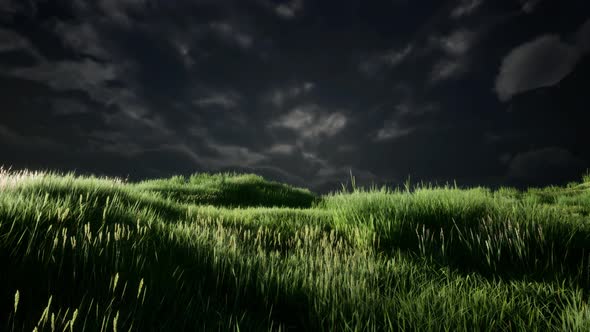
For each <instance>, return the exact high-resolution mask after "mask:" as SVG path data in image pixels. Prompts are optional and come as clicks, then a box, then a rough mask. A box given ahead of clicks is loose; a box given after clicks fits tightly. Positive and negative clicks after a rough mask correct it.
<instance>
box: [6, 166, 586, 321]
mask: <svg viewBox="0 0 590 332" xmlns="http://www.w3.org/2000/svg"><path fill="white" fill-rule="evenodd" d="M0 285H1V288H0V330H7V331H33V330H35V331H128V330H133V331H151V330H166V331H184V330H189V331H209V330H212V331H218V330H219V331H269V330H276V331H301V330H306V331H357V330H359V331H360V330H362V331H365V330H366V331H377V330H379V331H381V330H391V331H504V330H505V331H590V307H589V306H588V298H589V296H590V176H588V175H587V176H585V177H584V178H583V181H581V182H580V183H572V184H569V185H568V186H566V187H547V188H536V189H534V188H531V189H529V190H526V191H519V190H516V189H511V188H502V189H500V190H496V191H492V190H489V189H486V188H472V189H458V188H456V187H455V186H442V187H440V186H439V187H434V186H428V185H419V186H412V185H409V184H408V185H407V186H406V187H405V188H396V189H387V188H380V189H377V188H373V189H367V190H365V189H362V188H354V187H353V188H352V189H351V190H348V191H347V192H344V191H343V192H338V193H333V194H329V195H326V196H322V197H318V196H316V195H314V194H313V193H311V192H310V191H308V190H305V189H299V188H292V187H289V186H287V185H283V184H279V183H273V182H268V181H265V180H264V179H263V178H261V177H259V176H255V175H239V174H215V175H209V174H196V175H193V176H191V177H189V178H185V177H180V176H177V177H173V178H170V179H157V180H149V181H144V182H140V183H127V182H125V181H122V180H118V179H107V178H93V177H79V176H75V175H73V174H66V175H59V174H50V173H29V172H8V171H0Z"/></svg>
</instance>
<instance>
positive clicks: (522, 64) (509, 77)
mask: <svg viewBox="0 0 590 332" xmlns="http://www.w3.org/2000/svg"><path fill="white" fill-rule="evenodd" d="M579 56H580V55H579V51H578V50H577V49H576V47H574V46H571V45H569V44H567V43H564V42H563V41H562V40H561V39H560V38H559V36H557V35H545V36H541V37H539V38H537V39H534V40H532V41H530V42H527V43H524V44H522V45H520V46H518V47H516V48H515V49H513V50H512V51H510V53H509V54H508V55H507V56H506V57H505V58H504V59H503V60H502V65H501V66H500V73H499V74H498V76H497V78H496V86H495V90H496V93H497V95H498V98H499V99H500V100H502V101H506V100H508V99H510V98H511V97H512V96H513V95H515V94H518V93H521V92H524V91H528V90H532V89H536V88H540V87H544V86H551V85H554V84H556V83H557V82H559V81H560V80H561V79H562V78H564V77H565V76H566V75H567V74H569V73H570V72H571V70H572V69H573V68H574V66H575V64H576V62H577V60H578V58H579Z"/></svg>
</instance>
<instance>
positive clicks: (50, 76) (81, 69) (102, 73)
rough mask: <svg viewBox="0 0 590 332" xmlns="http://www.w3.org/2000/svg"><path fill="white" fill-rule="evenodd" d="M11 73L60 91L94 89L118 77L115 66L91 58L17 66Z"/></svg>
mask: <svg viewBox="0 0 590 332" xmlns="http://www.w3.org/2000/svg"><path fill="white" fill-rule="evenodd" d="M10 74H11V75H12V76H17V77H21V78H25V79H29V80H32V81H38V82H44V83H46V84H47V85H49V86H50V87H52V88H53V89H55V90H59V91H68V90H84V91H92V90H95V89H96V88H97V87H99V86H100V85H101V84H102V83H104V82H106V81H108V80H112V79H115V78H116V77H117V75H116V70H115V67H114V66H112V65H110V64H103V63H99V62H95V61H92V60H89V59H85V60H83V61H80V62H75V61H59V62H47V61H45V62H43V63H40V64H39V65H37V66H35V67H28V68H15V69H13V70H12V71H11V72H10ZM99 101H100V100H99Z"/></svg>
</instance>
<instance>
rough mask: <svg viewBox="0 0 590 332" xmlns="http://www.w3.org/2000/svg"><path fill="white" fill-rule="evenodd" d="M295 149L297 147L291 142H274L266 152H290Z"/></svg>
mask: <svg viewBox="0 0 590 332" xmlns="http://www.w3.org/2000/svg"><path fill="white" fill-rule="evenodd" d="M296 149H297V147H296V146H294V145H291V144H274V145H272V146H271V147H270V148H269V149H268V150H267V152H269V153H273V154H292V153H293V152H295V150H296Z"/></svg>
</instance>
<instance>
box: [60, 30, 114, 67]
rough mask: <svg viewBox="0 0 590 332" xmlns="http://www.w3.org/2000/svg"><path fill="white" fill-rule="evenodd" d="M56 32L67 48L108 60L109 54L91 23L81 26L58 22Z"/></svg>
mask: <svg viewBox="0 0 590 332" xmlns="http://www.w3.org/2000/svg"><path fill="white" fill-rule="evenodd" d="M55 32H56V33H57V35H59V36H60V37H61V38H62V41H63V43H64V45H65V46H66V47H69V48H70V49H72V50H74V51H76V52H80V53H82V54H87V55H92V56H94V57H97V58H102V59H104V58H107V57H108V52H107V51H106V50H105V49H104V48H103V47H102V46H101V44H102V40H101V39H100V36H99V34H98V32H97V31H96V29H95V27H94V26H93V25H92V24H89V23H87V22H86V23H82V24H79V25H73V24H68V23H64V22H61V21H60V22H58V23H57V25H56V27H55Z"/></svg>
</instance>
